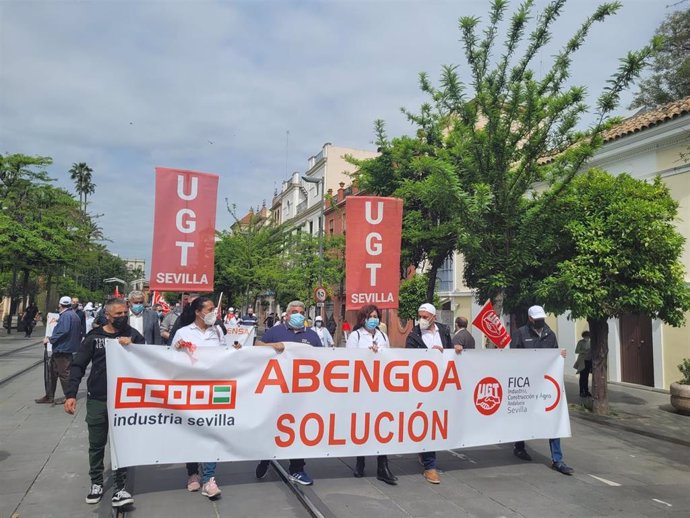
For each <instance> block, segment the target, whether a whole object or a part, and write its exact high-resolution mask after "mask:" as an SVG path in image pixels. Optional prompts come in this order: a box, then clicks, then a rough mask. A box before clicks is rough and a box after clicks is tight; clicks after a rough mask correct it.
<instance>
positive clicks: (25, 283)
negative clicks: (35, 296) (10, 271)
mask: <svg viewBox="0 0 690 518" xmlns="http://www.w3.org/2000/svg"><path fill="white" fill-rule="evenodd" d="M22 273H23V274H24V278H23V279H22V307H23V308H24V310H25V311H26V307H27V306H28V305H29V269H28V268H25V269H24V270H22Z"/></svg>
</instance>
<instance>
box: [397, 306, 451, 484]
mask: <svg viewBox="0 0 690 518" xmlns="http://www.w3.org/2000/svg"><path fill="white" fill-rule="evenodd" d="M417 316H418V317H419V324H417V325H416V326H414V329H412V331H411V332H410V334H409V335H407V340H406V341H405V347H407V348H408V349H437V350H439V351H441V352H443V349H453V348H454V347H453V342H452V340H451V338H450V329H449V327H448V326H447V325H445V324H441V323H440V322H436V308H435V307H434V305H433V304H429V303H425V304H422V305H421V306H419V309H418V310H417ZM455 352H457V353H460V352H462V345H457V346H455ZM419 460H420V461H421V463H422V464H423V465H424V478H425V479H426V480H427V482H429V483H431V484H440V483H441V479H440V478H439V477H438V471H436V452H435V451H425V452H422V453H420V454H419Z"/></svg>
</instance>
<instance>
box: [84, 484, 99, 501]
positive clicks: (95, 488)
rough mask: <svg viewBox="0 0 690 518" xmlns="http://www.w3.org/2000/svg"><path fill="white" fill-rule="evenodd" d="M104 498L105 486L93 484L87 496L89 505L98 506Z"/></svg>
mask: <svg viewBox="0 0 690 518" xmlns="http://www.w3.org/2000/svg"><path fill="white" fill-rule="evenodd" d="M101 498H103V485H102V484H91V491H89V494H88V495H86V503H87V504H97V503H98V502H100V501H101Z"/></svg>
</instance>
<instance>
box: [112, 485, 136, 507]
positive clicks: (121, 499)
mask: <svg viewBox="0 0 690 518" xmlns="http://www.w3.org/2000/svg"><path fill="white" fill-rule="evenodd" d="M112 502H113V507H122V506H123V505H128V504H133V503H134V498H132V495H130V494H129V493H128V492H127V491H126V490H125V489H120V490H119V491H116V492H115V494H114V495H113V499H112Z"/></svg>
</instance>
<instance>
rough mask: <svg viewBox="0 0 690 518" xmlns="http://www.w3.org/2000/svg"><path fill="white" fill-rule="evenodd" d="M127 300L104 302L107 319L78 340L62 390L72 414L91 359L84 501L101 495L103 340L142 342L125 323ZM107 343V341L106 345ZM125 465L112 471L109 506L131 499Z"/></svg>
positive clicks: (104, 419)
mask: <svg viewBox="0 0 690 518" xmlns="http://www.w3.org/2000/svg"><path fill="white" fill-rule="evenodd" d="M127 313H128V309H127V304H126V303H125V301H124V300H122V299H110V300H109V301H108V302H106V303H105V316H106V318H107V319H108V323H107V324H105V325H104V326H102V327H97V328H95V329H93V330H92V331H91V332H90V333H89V334H88V335H86V337H85V338H84V341H83V342H82V343H81V346H80V347H79V352H77V355H76V357H75V358H74V361H73V362H72V368H71V370H70V379H69V387H68V389H67V392H65V396H66V398H67V399H66V400H65V412H67V413H68V414H74V413H75V412H76V410H77V399H76V397H77V392H78V390H79V383H80V382H81V379H82V378H83V377H84V373H85V372H86V368H87V367H88V365H89V363H91V374H89V378H88V380H87V381H86V388H87V393H86V424H87V425H88V429H89V476H90V477H91V490H90V491H89V494H88V496H87V497H86V503H87V504H97V503H98V502H100V501H101V498H102V497H103V456H104V454H105V444H106V442H107V440H108V407H107V403H106V401H107V399H108V394H107V390H108V378H107V373H106V372H107V371H106V362H105V348H106V340H107V339H108V338H112V339H117V340H118V342H120V344H121V345H129V344H131V343H136V344H143V343H144V337H143V336H142V335H141V334H140V333H139V332H138V331H137V330H136V329H134V328H132V327H130V325H129V323H128V318H129V317H128V314H127ZM109 346H110V345H109ZM126 478H127V469H126V468H121V469H118V470H116V471H115V476H114V483H113V498H112V505H113V507H122V506H124V505H127V504H131V503H133V502H134V498H132V495H131V494H129V493H128V492H127V491H126V490H125V482H126Z"/></svg>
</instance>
